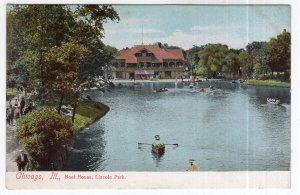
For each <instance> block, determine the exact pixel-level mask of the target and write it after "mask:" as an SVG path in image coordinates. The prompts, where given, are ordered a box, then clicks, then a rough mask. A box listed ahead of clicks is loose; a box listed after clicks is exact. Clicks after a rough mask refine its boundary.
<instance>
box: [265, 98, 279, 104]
mask: <svg viewBox="0 0 300 195" xmlns="http://www.w3.org/2000/svg"><path fill="white" fill-rule="evenodd" d="M267 103H269V104H275V105H279V104H281V102H280V100H279V99H275V98H267Z"/></svg>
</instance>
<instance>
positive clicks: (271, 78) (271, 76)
mask: <svg viewBox="0 0 300 195" xmlns="http://www.w3.org/2000/svg"><path fill="white" fill-rule="evenodd" d="M273 75H274V70H273V69H272V75H271V79H273Z"/></svg>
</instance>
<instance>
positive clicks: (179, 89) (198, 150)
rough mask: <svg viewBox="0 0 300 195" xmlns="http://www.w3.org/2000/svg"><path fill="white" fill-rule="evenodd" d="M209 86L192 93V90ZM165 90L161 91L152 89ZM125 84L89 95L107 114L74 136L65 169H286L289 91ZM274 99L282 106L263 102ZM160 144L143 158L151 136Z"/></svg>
mask: <svg viewBox="0 0 300 195" xmlns="http://www.w3.org/2000/svg"><path fill="white" fill-rule="evenodd" d="M212 84H213V85H215V87H216V89H215V90H213V91H210V90H209V89H206V92H205V93H201V92H198V91H197V90H198V89H199V87H200V86H203V87H206V88H208V87H209V86H210V85H212ZM160 87H167V88H168V89H169V91H168V92H163V93H157V92H155V90H156V89H159V88H160ZM195 88H196V89H197V90H196V89H190V88H189V87H188V84H185V85H182V84H181V83H180V82H178V83H141V84H139V85H136V86H133V84H132V83H127V84H125V83H124V84H123V85H122V87H116V88H115V89H113V90H112V91H111V92H107V93H102V92H100V91H97V90H93V91H89V92H87V94H89V95H90V96H91V97H92V98H93V99H94V100H97V101H100V102H103V103H104V104H106V105H108V106H109V107H110V111H109V112H108V113H107V114H106V115H105V116H104V117H103V118H102V119H101V120H99V121H97V122H96V123H94V124H93V125H91V126H90V127H89V129H84V130H83V131H81V132H79V133H78V135H77V139H76V142H75V144H74V149H73V150H72V152H71V155H70V158H69V159H68V162H67V164H66V166H65V167H64V170H65V171H186V170H187V167H188V161H189V159H194V160H195V161H196V163H197V164H198V166H199V168H200V170H201V171H246V170H249V171H275V170H276V171H288V170H290V157H291V106H290V89H289V88H277V87H258V86H246V85H241V84H233V83H229V82H224V81H214V82H200V83H197V84H196V87H195ZM268 97H271V98H279V99H280V100H281V101H282V102H283V104H282V105H270V104H267V102H266V99H267V98H268ZM156 134H159V135H160V137H161V141H162V142H164V143H169V144H179V145H178V147H176V146H172V145H168V146H166V152H165V154H164V155H163V156H161V157H158V156H156V155H153V154H152V153H151V146H150V145H140V147H139V146H138V143H139V142H140V143H149V144H151V143H153V142H154V135H156Z"/></svg>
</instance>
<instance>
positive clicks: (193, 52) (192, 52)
mask: <svg viewBox="0 0 300 195" xmlns="http://www.w3.org/2000/svg"><path fill="white" fill-rule="evenodd" d="M204 47H205V46H197V45H193V47H192V48H190V49H188V50H186V51H185V52H186V58H187V62H188V63H187V65H188V69H189V70H192V69H195V67H196V66H197V64H198V63H199V61H200V57H199V52H200V51H201V50H203V49H204Z"/></svg>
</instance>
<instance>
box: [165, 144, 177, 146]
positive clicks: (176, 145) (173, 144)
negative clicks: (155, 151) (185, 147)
mask: <svg viewBox="0 0 300 195" xmlns="http://www.w3.org/2000/svg"><path fill="white" fill-rule="evenodd" d="M165 145H173V146H178V144H165Z"/></svg>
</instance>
